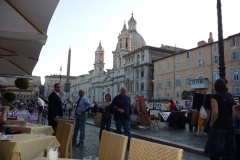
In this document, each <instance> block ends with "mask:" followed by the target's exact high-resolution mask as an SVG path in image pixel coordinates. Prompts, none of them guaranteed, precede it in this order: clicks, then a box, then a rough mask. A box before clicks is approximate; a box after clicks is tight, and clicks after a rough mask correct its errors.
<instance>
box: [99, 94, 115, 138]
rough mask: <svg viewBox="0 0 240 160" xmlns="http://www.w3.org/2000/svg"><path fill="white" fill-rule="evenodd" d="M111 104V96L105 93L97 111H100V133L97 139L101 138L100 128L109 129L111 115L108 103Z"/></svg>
mask: <svg viewBox="0 0 240 160" xmlns="http://www.w3.org/2000/svg"><path fill="white" fill-rule="evenodd" d="M110 104H111V96H110V94H106V95H105V101H104V102H103V103H102V104H101V107H99V110H98V112H101V113H102V121H101V125H100V134H99V140H100V139H101V135H102V130H104V129H105V127H106V131H110V128H111V119H112V115H111V113H110V109H109V105H110Z"/></svg>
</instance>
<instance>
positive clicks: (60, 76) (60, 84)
mask: <svg viewBox="0 0 240 160" xmlns="http://www.w3.org/2000/svg"><path fill="white" fill-rule="evenodd" d="M61 74H62V66H61V67H60V87H61Z"/></svg>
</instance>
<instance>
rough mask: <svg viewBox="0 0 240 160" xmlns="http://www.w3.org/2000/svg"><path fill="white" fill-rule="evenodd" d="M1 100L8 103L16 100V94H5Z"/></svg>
mask: <svg viewBox="0 0 240 160" xmlns="http://www.w3.org/2000/svg"><path fill="white" fill-rule="evenodd" d="M3 98H4V99H6V100H7V101H8V102H12V101H15V100H16V94H14V93H13V92H6V93H5V94H4V95H3Z"/></svg>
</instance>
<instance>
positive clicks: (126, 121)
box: [110, 87, 132, 144]
mask: <svg viewBox="0 0 240 160" xmlns="http://www.w3.org/2000/svg"><path fill="white" fill-rule="evenodd" d="M126 90H127V89H126V87H122V88H121V90H120V94H119V95H117V96H116V97H114V99H113V101H112V103H111V105H110V109H111V110H112V112H113V113H115V115H114V120H115V124H116V133H117V134H122V127H123V129H124V135H125V136H128V144H129V142H130V139H131V137H132V134H131V130H130V115H131V114H132V110H131V104H130V98H129V97H127V96H126Z"/></svg>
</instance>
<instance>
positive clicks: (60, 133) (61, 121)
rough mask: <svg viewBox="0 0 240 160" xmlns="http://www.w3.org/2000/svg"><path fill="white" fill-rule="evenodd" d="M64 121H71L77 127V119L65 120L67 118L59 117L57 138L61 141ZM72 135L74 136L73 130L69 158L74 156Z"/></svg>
mask: <svg viewBox="0 0 240 160" xmlns="http://www.w3.org/2000/svg"><path fill="white" fill-rule="evenodd" d="M64 123H70V124H72V125H73V128H74V127H75V123H76V122H75V121H73V120H65V119H59V120H58V124H57V130H56V138H57V140H58V142H61V138H62V133H63V126H64ZM72 137H73V132H72V134H71V137H70V144H69V150H68V152H69V154H68V155H69V156H68V158H72Z"/></svg>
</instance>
